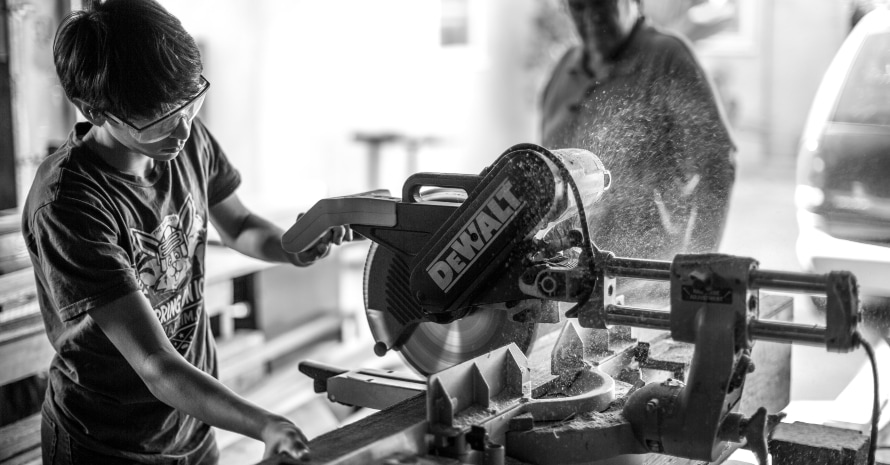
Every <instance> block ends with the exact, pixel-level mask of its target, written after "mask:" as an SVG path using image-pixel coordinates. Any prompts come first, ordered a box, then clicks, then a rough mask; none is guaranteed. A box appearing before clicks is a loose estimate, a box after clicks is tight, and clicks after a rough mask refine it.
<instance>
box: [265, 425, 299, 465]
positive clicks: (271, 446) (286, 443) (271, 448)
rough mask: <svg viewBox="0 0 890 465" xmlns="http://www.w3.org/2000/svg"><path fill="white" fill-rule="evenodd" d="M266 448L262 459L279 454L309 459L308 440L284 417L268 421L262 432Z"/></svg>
mask: <svg viewBox="0 0 890 465" xmlns="http://www.w3.org/2000/svg"><path fill="white" fill-rule="evenodd" d="M262 439H263V443H264V444H265V445H266V450H265V452H264V453H263V459H268V458H270V457H273V456H276V455H279V456H284V457H290V458H293V459H296V460H309V446H308V444H309V440H308V439H306V436H305V435H304V434H303V432H302V431H300V428H297V427H296V425H294V424H293V423H291V422H290V421H289V420H287V419H286V418H281V419H280V420H278V421H272V422H269V423H268V424H267V425H266V427H265V428H263V433H262Z"/></svg>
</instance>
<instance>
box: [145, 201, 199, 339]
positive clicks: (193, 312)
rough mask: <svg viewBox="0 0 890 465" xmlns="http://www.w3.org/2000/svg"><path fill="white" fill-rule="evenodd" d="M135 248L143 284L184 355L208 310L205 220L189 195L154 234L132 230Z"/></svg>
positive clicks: (156, 311)
mask: <svg viewBox="0 0 890 465" xmlns="http://www.w3.org/2000/svg"><path fill="white" fill-rule="evenodd" d="M130 235H131V237H132V238H133V244H135V248H136V250H135V258H136V269H137V282H138V284H139V288H140V290H141V291H142V293H143V294H144V295H145V296H146V298H148V300H149V302H150V303H151V306H152V308H153V309H154V312H155V315H156V316H157V317H158V320H159V321H160V322H161V326H163V328H164V332H165V333H166V334H167V337H168V338H169V339H170V342H171V343H173V347H175V348H176V350H177V351H178V352H179V353H181V354H185V352H186V351H187V350H188V348H189V344H190V342H191V341H192V339H193V337H192V336H193V334H194V332H195V328H196V327H197V322H198V319H199V318H200V316H201V314H200V312H201V308H203V305H202V302H203V292H202V289H203V288H204V282H203V281H204V277H203V275H202V271H201V270H203V269H204V266H203V263H202V261H203V260H204V250H203V249H204V247H205V245H206V237H207V234H206V231H204V228H203V220H202V218H201V216H200V215H199V214H198V213H197V211H196V209H195V204H194V200H193V199H192V197H191V195H189V196H188V197H187V199H186V201H185V202H184V203H183V205H182V208H181V209H180V210H179V212H178V213H175V214H170V215H167V216H165V217H164V218H162V219H161V221H160V224H159V225H158V227H157V228H155V229H154V230H153V231H140V230H138V229H135V228H131V229H130Z"/></svg>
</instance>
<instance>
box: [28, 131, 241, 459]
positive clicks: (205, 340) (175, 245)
mask: <svg viewBox="0 0 890 465" xmlns="http://www.w3.org/2000/svg"><path fill="white" fill-rule="evenodd" d="M90 127H91V125H90V123H78V124H77V125H75V127H74V130H73V131H72V133H71V135H70V137H69V139H68V140H67V141H66V143H65V144H64V145H63V146H62V147H61V148H60V149H59V150H58V151H57V152H56V153H55V154H53V155H51V156H50V157H48V158H47V159H46V160H45V161H44V162H43V163H42V164H41V166H40V168H39V170H38V172H37V175H36V177H35V180H34V183H33V185H32V187H31V190H30V193H29V195H28V198H27V200H26V202H25V206H24V211H23V218H22V223H23V224H22V232H23V234H24V237H25V242H26V244H27V247H28V251H29V252H30V256H31V261H32V263H33V265H34V272H35V276H36V278H37V279H36V281H37V291H38V299H39V303H40V308H41V312H42V316H43V320H44V323H45V326H46V332H47V335H48V337H49V339H50V342H51V343H52V345H53V347H54V348H55V350H56V355H55V357H54V358H53V360H52V364H51V366H50V370H49V389H48V394H47V399H46V402H45V405H44V409H45V411H48V413H49V414H51V415H53V416H54V417H55V420H56V422H57V423H58V424H59V425H60V426H61V427H62V428H64V430H65V431H66V432H67V433H68V434H69V435H71V436H72V437H73V438H74V439H75V440H76V441H78V443H80V444H82V445H84V446H87V447H89V448H91V449H94V450H98V451H100V452H105V453H114V454H115V455H120V456H124V457H127V458H130V459H134V460H140V461H145V462H147V463H151V462H153V461H156V460H161V461H163V460H164V459H165V458H167V459H169V458H175V457H176V456H181V455H182V454H187V453H188V452H189V451H191V450H193V449H195V448H197V447H199V445H200V443H201V442H202V441H206V439H207V437H208V435H209V434H210V428H209V427H208V426H207V425H205V424H203V423H201V422H199V421H198V420H196V419H195V418H193V417H190V416H188V415H186V414H184V413H181V412H179V411H177V410H175V409H173V408H171V407H169V406H168V405H166V404H164V403H162V402H160V401H159V400H158V399H157V398H155V397H154V396H153V395H152V394H151V393H150V392H149V390H148V388H147V387H146V386H145V384H144V383H143V382H142V380H141V379H140V378H139V376H138V375H137V374H136V372H135V371H134V370H133V369H132V368H131V367H130V365H129V364H128V363H127V361H126V360H125V359H124V357H123V355H121V353H120V352H119V351H118V350H117V349H116V348H115V347H114V345H112V343H111V342H110V341H109V340H108V338H107V337H106V336H105V334H104V333H103V332H102V330H101V329H100V328H99V326H98V325H97V324H96V323H95V321H93V319H92V318H90V317H89V311H90V310H91V309H94V308H97V307H99V306H102V305H104V304H107V303H110V302H112V301H114V300H116V299H118V298H120V297H123V296H124V295H125V294H127V293H130V292H132V291H135V290H139V291H141V292H142V293H143V294H144V295H145V297H146V298H147V299H148V300H149V302H150V303H151V306H152V308H153V309H154V312H155V315H156V316H157V317H158V320H159V321H160V323H161V326H162V327H163V329H164V332H165V333H166V335H167V337H168V338H169V339H170V342H171V343H172V344H173V347H175V348H176V350H177V351H178V352H179V353H180V354H181V355H182V356H183V357H185V359H186V360H188V362H189V363H191V364H192V365H194V366H196V367H197V368H199V369H201V370H203V371H205V372H207V373H209V374H211V375H213V376H214V377H216V376H217V366H216V348H215V345H214V341H213V337H212V334H211V332H210V327H209V321H208V317H207V314H206V313H205V311H204V297H203V292H204V249H205V245H206V242H207V220H208V208H209V206H212V205H214V204H216V203H218V202H220V201H222V200H223V199H225V198H226V197H228V196H229V195H230V194H232V193H233V192H234V191H235V190H236V188H237V187H238V185H239V184H240V182H241V179H240V176H239V174H238V172H237V171H236V170H235V169H234V168H233V167H232V166H231V165H230V164H229V162H228V160H227V159H226V156H225V154H224V153H223V151H222V149H221V148H220V147H219V145H218V143H217V142H216V140H215V139H214V138H213V137H212V136H211V134H210V133H209V132H208V131H207V128H206V127H205V126H204V125H203V124H202V123H201V122H200V120H197V119H196V120H195V121H194V123H193V125H192V131H191V135H190V137H189V139H188V141H186V144H185V147H184V148H183V150H182V152H181V153H180V154H179V156H177V157H176V158H175V159H173V160H172V161H169V162H156V163H155V168H154V170H153V172H152V173H151V174H150V175H149V176H148V177H144V178H143V177H139V176H133V175H130V174H126V173H122V172H119V171H117V170H115V169H114V168H112V167H111V166H109V165H108V164H107V163H105V162H104V161H103V160H102V159H101V158H100V157H99V156H98V155H97V154H95V153H94V152H92V151H91V150H90V149H89V148H88V147H87V145H86V144H85V143H84V142H83V136H84V135H85V134H86V133H87V132H88V131H89V129H90ZM118 311H122V312H125V311H127V309H126V308H120V309H118Z"/></svg>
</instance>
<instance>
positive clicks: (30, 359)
mask: <svg viewBox="0 0 890 465" xmlns="http://www.w3.org/2000/svg"><path fill="white" fill-rule="evenodd" d="M18 331H19V332H20V333H21V335H20V337H16V338H12V340H8V341H5V342H4V343H2V344H0V385H3V384H9V383H11V382H13V381H18V380H20V379H23V378H27V377H28V376H32V375H34V374H37V373H40V372H42V371H45V370H48V369H49V364H50V361H52V358H53V355H55V350H53V347H52V345H50V343H49V339H47V337H46V334H45V333H44V330H43V323H42V322H41V323H39V326H34V327H31V328H20V329H19V330H18ZM5 336H8V334H7V335H5Z"/></svg>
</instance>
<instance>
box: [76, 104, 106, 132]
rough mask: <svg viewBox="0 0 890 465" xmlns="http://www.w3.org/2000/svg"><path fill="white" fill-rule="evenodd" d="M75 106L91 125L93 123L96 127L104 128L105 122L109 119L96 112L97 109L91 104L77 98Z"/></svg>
mask: <svg viewBox="0 0 890 465" xmlns="http://www.w3.org/2000/svg"><path fill="white" fill-rule="evenodd" d="M74 106H76V107H77V109H78V110H80V113H81V114H82V115H83V116H84V118H86V119H87V121H89V122H90V123H93V125H94V126H102V125H103V124H105V120H106V119H107V118H106V117H105V113H103V112H101V111H99V110H96V108H95V107H93V106H92V105H90V104H89V103H87V102H84V101H83V100H81V99H79V98H76V99H74Z"/></svg>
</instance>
